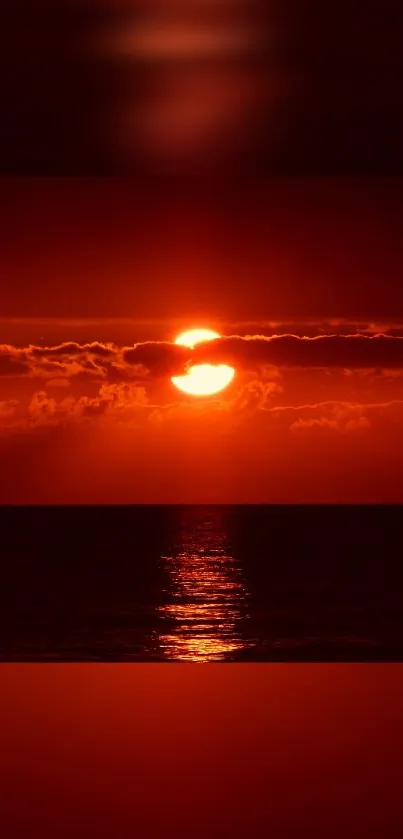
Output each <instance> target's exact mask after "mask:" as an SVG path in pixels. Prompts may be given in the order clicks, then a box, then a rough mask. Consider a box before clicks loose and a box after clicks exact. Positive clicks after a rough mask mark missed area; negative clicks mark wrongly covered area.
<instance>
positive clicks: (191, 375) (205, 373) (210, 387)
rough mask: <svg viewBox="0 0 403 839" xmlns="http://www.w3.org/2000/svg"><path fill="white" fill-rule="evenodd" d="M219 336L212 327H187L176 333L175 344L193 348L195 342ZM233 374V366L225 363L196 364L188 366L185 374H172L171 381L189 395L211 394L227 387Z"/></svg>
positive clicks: (211, 339) (199, 342)
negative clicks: (179, 333) (186, 329)
mask: <svg viewBox="0 0 403 839" xmlns="http://www.w3.org/2000/svg"><path fill="white" fill-rule="evenodd" d="M220 337H221V336H220V335H219V333H218V332H215V331H214V330H213V329H189V330H188V331H187V332H182V333H181V335H178V337H177V338H176V340H175V344H179V345H180V346H182V347H190V348H191V349H193V348H194V347H195V346H196V344H201V343H202V342H203V341H213V340H214V339H216V338H220ZM234 376H235V370H234V368H233V367H229V366H228V365H227V364H196V365H194V366H193V367H190V368H189V370H188V372H187V374H186V376H173V377H172V382H173V384H174V385H175V387H177V388H179V390H182V391H183V393H188V394H189V395H190V396H213V395H214V394H215V393H220V391H222V390H224V388H226V387H228V385H229V384H230V382H231V381H232V379H233V378H234Z"/></svg>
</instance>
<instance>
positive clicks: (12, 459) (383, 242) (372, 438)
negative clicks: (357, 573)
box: [0, 179, 403, 503]
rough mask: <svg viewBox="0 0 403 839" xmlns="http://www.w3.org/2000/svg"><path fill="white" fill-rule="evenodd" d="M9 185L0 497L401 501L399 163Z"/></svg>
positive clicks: (402, 216)
mask: <svg viewBox="0 0 403 839" xmlns="http://www.w3.org/2000/svg"><path fill="white" fill-rule="evenodd" d="M2 187H3V188H2V198H1V212H2V216H3V220H2V226H1V231H2V232H1V237H2V241H1V243H0V244H1V249H0V253H1V256H0V261H1V265H0V271H1V277H2V289H1V290H2V318H1V322H0V331H1V338H0V344H1V351H0V428H1V430H0V465H1V469H2V473H3V474H5V475H7V478H6V480H3V482H2V484H1V488H0V501H1V502H2V503H21V502H22V503H52V502H55V503H69V502H78V503H131V502H135V503H156V502H158V503H165V502H166V503H171V502H179V503H182V502H195V503H197V502H220V503H232V502H245V503H249V502H256V503H263V502H274V503H275V502H326V501H334V502H343V501H345V502H350V501H351V502H365V501H370V502H383V501H399V502H400V501H402V500H403V488H402V485H401V479H400V476H401V470H402V467H403V447H402V445H401V443H402V439H403V438H402V433H403V425H402V423H403V390H402V384H403V285H402V283H401V271H402V266H403V237H402V236H401V231H402V221H403V201H402V195H403V191H402V189H401V184H400V183H399V181H396V180H395V181H394V182H389V181H376V180H375V181H368V182H366V181H353V182H348V181H321V182H318V181H303V180H299V181H291V180H290V181H282V182H279V181H272V182H266V183H265V184H262V183H261V184H260V185H259V186H258V187H257V186H253V185H249V186H244V187H243V188H242V189H235V188H233V189H231V188H227V189H226V190H224V189H223V188H222V187H221V188H220V190H219V191H218V190H216V189H214V186H208V187H206V188H205V189H204V190H203V192H201V191H200V192H199V193H197V194H195V193H194V192H193V193H192V194H189V193H188V192H186V191H185V190H183V191H180V190H177V191H176V192H175V194H174V195H173V194H172V193H170V192H169V191H164V190H163V189H162V188H161V186H159V187H158V189H155V190H154V191H153V190H152V188H148V189H147V190H145V189H143V190H140V188H139V187H138V186H136V185H134V184H133V183H132V182H130V180H125V181H120V180H119V179H103V180H98V181H90V180H88V181H86V180H69V181H67V180H66V181H63V180H53V179H50V180H48V181H44V180H36V179H28V180H27V179H22V180H20V181H19V182H15V181H6V182H3V184H2ZM190 326H208V327H210V328H215V329H217V330H218V331H219V332H220V334H221V335H222V336H223V339H222V340H220V341H217V342H213V343H211V344H209V345H205V346H204V347H201V348H198V349H197V350H195V351H194V352H192V351H189V350H187V349H186V348H182V347H177V346H173V343H172V342H173V340H174V339H175V337H176V335H177V334H178V332H179V331H180V330H181V329H183V328H186V327H190ZM192 360H196V361H200V362H203V361H211V362H220V363H221V362H222V363H229V364H233V366H234V367H235V368H236V371H237V375H236V377H235V379H234V382H233V383H232V384H231V385H230V386H229V387H228V389H226V390H225V391H224V392H223V393H222V394H219V395H218V396H217V397H215V398H211V399H207V400H195V399H194V398H191V397H186V396H185V395H184V394H180V393H179V392H178V391H177V390H176V389H175V388H174V387H173V385H172V383H171V380H170V377H171V376H172V375H176V374H178V375H181V374H182V373H183V372H184V371H185V369H186V365H187V364H188V363H190V362H191V361H192Z"/></svg>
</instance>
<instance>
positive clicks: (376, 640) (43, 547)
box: [0, 506, 403, 662]
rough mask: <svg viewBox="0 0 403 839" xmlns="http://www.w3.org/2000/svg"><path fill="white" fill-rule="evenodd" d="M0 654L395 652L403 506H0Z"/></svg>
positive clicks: (349, 655)
mask: <svg viewBox="0 0 403 839" xmlns="http://www.w3.org/2000/svg"><path fill="white" fill-rule="evenodd" d="M0 528H1V536H2V540H1V544H2V549H1V561H0V571H1V584H0V659H1V660H3V661H4V660H9V661H11V660H15V661H32V660H37V661H44V660H46V661H81V660H86V661H199V662H207V661H279V660H283V661H304V660H305V661H308V660H309V661H333V660H346V661H348V660H357V661H372V660H378V661H383V660H385V661H387V660H403V587H402V583H403V573H402V535H403V507H385V506H379V507H340V506H338V507H326V506H323V507H322V506H317V507H296V506H293V507H287V506H281V507H270V506H228V507H221V506H212V507H205V506H195V507H193V506H182V507H176V506H166V507H162V506H153V507H142V506H132V507H116V506H115V507H2V508H0Z"/></svg>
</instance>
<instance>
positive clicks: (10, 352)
mask: <svg viewBox="0 0 403 839" xmlns="http://www.w3.org/2000/svg"><path fill="white" fill-rule="evenodd" d="M29 369H30V368H29V364H28V362H27V360H26V359H25V355H24V353H23V352H21V350H17V349H15V347H8V346H2V347H0V376H24V375H29Z"/></svg>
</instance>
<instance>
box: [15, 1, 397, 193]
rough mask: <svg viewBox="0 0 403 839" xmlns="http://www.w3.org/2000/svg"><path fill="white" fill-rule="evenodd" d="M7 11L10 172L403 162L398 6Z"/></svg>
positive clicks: (155, 171) (37, 7)
mask: <svg viewBox="0 0 403 839" xmlns="http://www.w3.org/2000/svg"><path fill="white" fill-rule="evenodd" d="M3 6H4V10H3V11H2V27H1V28H2V42H1V50H0V55H1V82H0V85H1V90H0V93H1V102H2V106H1V107H2V126H1V132H0V161H1V163H0V167H1V171H2V172H3V173H5V174H7V173H11V174H18V173H21V174H105V173H113V172H115V173H116V172H121V173H124V172H127V171H132V172H133V173H135V174H136V175H137V176H147V177H157V178H161V177H165V176H166V175H168V176H172V175H174V176H175V177H182V176H185V177H188V176H190V177H191V178H194V177H195V176H196V177H197V176H198V175H200V174H203V175H204V174H205V173H206V172H211V173H214V174H215V175H216V176H224V175H225V176H229V177H231V175H233V174H234V173H236V175H237V177H240V175H241V174H244V175H249V174H251V173H254V174H261V175H262V174H268V173H274V174H275V173H281V174H295V173H298V174H306V175H309V174H314V175H320V174H337V175H342V174H367V175H368V174H381V175H384V174H389V175H390V174H397V173H402V172H403V163H402V160H403V158H402V152H401V150H402V147H403V120H402V113H403V88H402V85H401V78H402V76H403V57H402V50H401V42H402V30H403V19H402V18H403V12H402V10H401V6H400V4H399V3H397V2H396V0H382V2H381V0H338V2H337V3H336V2H333V3H323V2H322V0H305V2H304V3H301V2H300V0H285V1H284V0H283V2H279V0H276V2H273V3H270V4H269V3H265V2H262V0H248V2H246V0H237V2H234V3H232V4H231V5H230V6H229V4H228V3H225V2H223V0H214V2H211V3H202V4H201V3H198V2H196V1H195V2H193V3H183V1H182V0H176V2H172V3H170V4H169V6H167V4H164V3H161V2H159V0H153V2H148V3H144V2H142V0H130V2H129V0H128V2H121V3H112V2H111V0H86V2H83V1H82V0H80V2H78V1H77V0H74V1H73V0H60V1H59V2H58V3H52V2H50V0H47V2H46V0H13V2H11V0H6V2H5V4H3ZM242 38H244V41H242ZM200 39H201V42H202V43H201V45H200ZM231 39H232V40H231Z"/></svg>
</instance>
